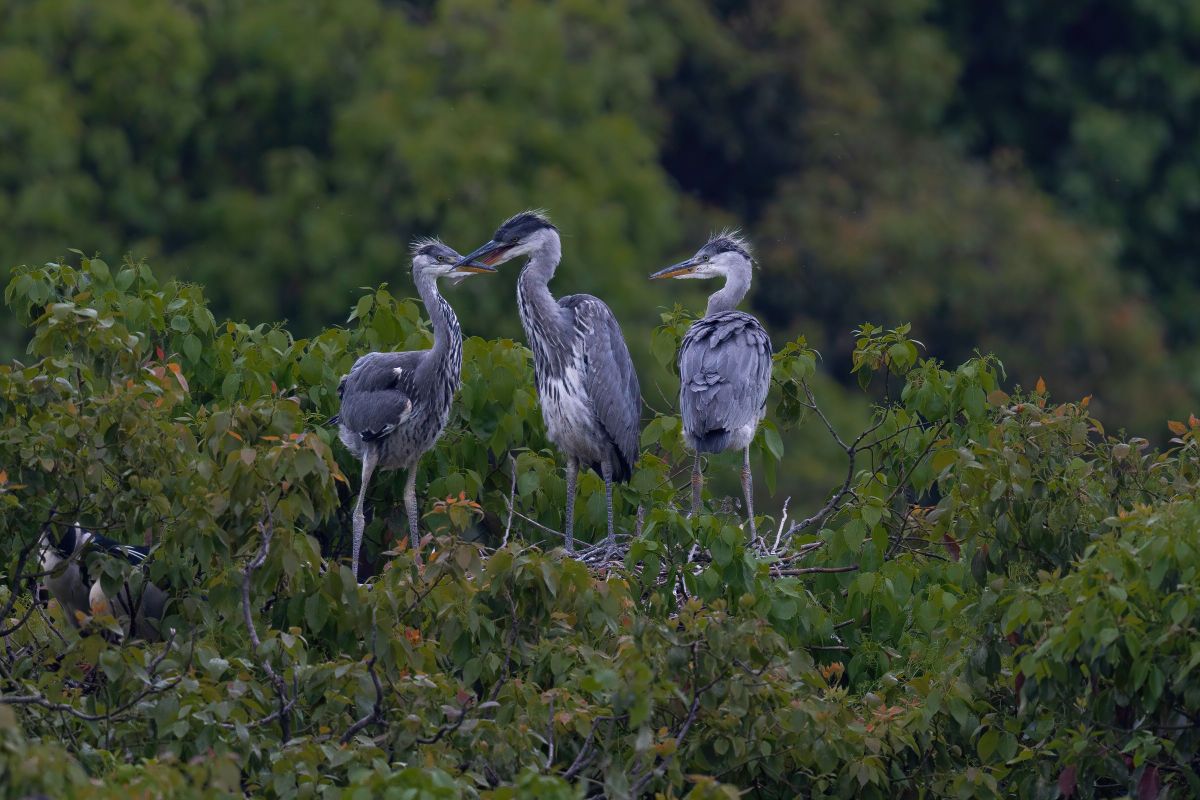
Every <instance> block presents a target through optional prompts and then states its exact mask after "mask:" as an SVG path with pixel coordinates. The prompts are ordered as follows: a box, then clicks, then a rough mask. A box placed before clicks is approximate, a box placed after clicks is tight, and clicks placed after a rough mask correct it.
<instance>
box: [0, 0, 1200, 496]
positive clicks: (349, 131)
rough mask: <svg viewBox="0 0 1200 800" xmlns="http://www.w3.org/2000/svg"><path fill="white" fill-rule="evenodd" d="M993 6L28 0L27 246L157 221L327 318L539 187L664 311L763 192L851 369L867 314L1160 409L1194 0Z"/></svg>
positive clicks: (757, 0) (11, 171) (751, 216)
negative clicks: (685, 271) (714, 242)
mask: <svg viewBox="0 0 1200 800" xmlns="http://www.w3.org/2000/svg"><path fill="white" fill-rule="evenodd" d="M985 5H986V4H984V5H981V4H978V3H966V4H961V3H959V4H955V3H939V2H936V0H902V2H896V1H895V0H861V1H860V2H856V3H849V4H847V3H838V2H833V1H832V0H813V1H810V0H752V2H745V3H727V2H720V1H719V0H705V1H703V2H701V1H699V0H654V2H650V0H570V1H569V2H555V3H541V2H531V1H530V0H511V1H507V2H497V1H496V0H437V1H436V2H433V1H429V0H421V1H420V2H417V1H416V0H413V1H412V2H401V3H390V2H389V3H385V2H380V0H348V1H347V2H337V3H316V2H313V3H301V4H296V3H292V2H286V3H283V2H256V3H234V2H226V0H187V1H186V2H177V3H161V2H146V1H145V0H110V1H109V2H105V3H100V4H97V3H93V2H88V0H47V1H45V2H42V1H39V2H29V0H0V143H2V144H3V147H0V216H3V218H4V219H5V222H6V224H5V226H4V228H3V230H0V253H2V254H3V256H4V259H3V260H4V263H6V264H8V263H22V262H25V263H40V262H41V261H43V260H45V259H46V258H47V257H57V256H61V255H64V254H65V253H66V251H67V248H69V247H80V248H82V249H83V250H85V251H87V252H95V251H102V252H106V253H110V254H111V253H121V252H126V251H131V252H132V253H133V254H134V256H135V257H147V258H151V259H153V260H154V262H155V263H156V264H157V265H159V267H160V268H161V269H164V270H166V271H167V272H168V273H169V274H172V275H176V276H180V277H184V278H187V279H189V280H197V281H200V282H202V283H203V284H204V285H205V286H206V287H207V289H208V291H209V293H210V296H211V297H212V299H213V302H214V309H215V310H216V311H217V312H218V313H219V314H221V315H222V316H225V315H229V316H231V317H232V318H234V319H248V320H250V321H251V323H252V324H257V323H258V322H260V321H263V320H277V319H283V318H287V319H289V320H290V321H291V323H292V326H293V329H294V330H295V331H296V332H297V334H298V335H302V336H310V335H313V334H315V333H316V332H317V331H318V330H320V328H321V327H323V326H325V325H328V324H331V323H333V322H338V321H341V320H342V319H343V318H342V317H341V314H342V310H343V309H344V308H345V307H346V306H348V305H349V304H351V303H352V302H354V299H355V295H356V292H357V290H358V287H360V286H363V285H376V284H378V283H379V281H380V280H381V279H383V278H385V277H386V278H389V279H391V280H393V281H394V282H399V280H400V278H401V276H402V274H403V264H404V263H405V258H404V245H405V243H406V242H407V241H408V240H409V239H410V238H411V237H412V236H413V235H414V234H430V233H437V234H439V235H441V236H443V237H445V238H446V239H447V241H449V242H450V243H451V244H453V245H455V246H457V247H459V248H460V249H462V248H465V247H470V246H474V245H475V244H477V243H478V242H480V241H482V240H483V238H484V237H485V236H486V234H487V233H488V232H490V231H491V230H492V229H493V227H494V226H495V225H496V224H497V223H498V222H499V221H500V220H502V219H504V218H505V217H507V216H508V215H510V214H512V213H514V212H515V211H518V210H520V209H522V208H528V207H539V206H540V207H546V208H549V209H550V211H551V212H552V214H553V216H554V219H555V220H556V222H557V223H558V224H559V225H560V227H561V228H562V230H563V232H564V234H565V236H566V239H565V262H564V265H563V267H562V270H561V277H560V279H559V281H558V284H559V285H558V286H557V287H556V288H557V289H558V291H560V292H561V293H568V292H573V291H590V292H594V293H597V294H599V295H601V296H602V297H604V298H605V299H606V300H607V301H608V302H610V304H611V305H612V306H613V307H614V309H616V311H617V315H618V318H619V319H620V320H621V321H622V323H623V324H625V325H626V326H628V327H629V329H630V330H631V331H636V330H643V329H647V328H649V327H651V326H652V325H653V324H654V322H655V309H656V307H657V306H659V305H663V304H664V300H663V299H661V297H660V296H659V295H658V294H656V293H655V292H651V291H645V290H643V283H642V281H643V278H644V276H645V274H647V273H648V272H649V271H651V270H652V269H654V268H657V267H659V266H662V265H665V264H666V263H670V262H671V261H672V260H675V257H676V256H678V255H680V254H681V253H683V252H690V251H691V250H692V249H694V248H695V246H696V244H697V243H698V241H699V240H701V239H702V237H703V236H704V235H705V234H707V232H708V231H709V230H710V229H712V228H715V227H719V226H722V225H728V224H740V225H742V226H743V227H745V228H746V229H747V233H749V234H750V236H751V239H752V240H754V241H757V242H758V243H759V254H760V257H761V259H760V260H761V264H762V267H763V269H762V272H761V277H760V279H759V280H758V282H757V283H756V290H755V298H754V301H753V302H754V305H755V306H756V308H757V309H758V310H759V311H760V312H761V313H762V314H764V316H765V317H766V319H767V322H768V328H769V330H771V331H772V333H773V334H774V335H775V336H776V338H777V339H778V340H779V341H781V342H782V341H786V339H788V338H792V337H795V336H796V335H798V334H800V333H803V334H805V335H806V336H807V337H808V339H809V341H810V342H811V343H812V344H813V346H814V347H816V348H817V349H818V350H820V351H821V352H822V353H823V354H824V355H825V357H826V359H827V363H828V364H830V365H833V366H835V367H837V366H838V365H841V364H843V363H846V362H847V360H848V358H849V355H850V351H851V349H852V342H851V339H850V338H849V337H848V335H847V331H849V330H850V329H851V328H852V326H853V325H855V324H857V323H858V322H859V321H860V320H862V319H864V318H877V319H878V318H882V319H906V320H909V321H911V322H912V324H913V330H914V336H916V338H918V339H920V340H921V341H923V342H925V343H927V344H929V345H930V346H931V347H933V348H934V349H935V351H936V352H939V353H941V354H942V355H943V356H944V357H946V358H947V359H950V360H953V361H962V360H965V359H967V358H969V357H970V356H971V355H972V348H974V347H977V346H978V347H981V348H983V349H985V350H990V349H994V350H996V351H997V352H1004V353H1005V354H1006V357H1005V363H1006V366H1007V367H1008V369H1009V371H1010V374H1011V375H1012V376H1013V378H1014V379H1015V380H1017V381H1019V382H1021V383H1023V384H1026V385H1030V384H1032V383H1033V382H1034V381H1036V379H1037V378H1038V377H1039V376H1042V375H1044V376H1045V377H1046V379H1047V380H1048V381H1049V382H1050V384H1051V385H1052V386H1054V387H1056V388H1057V389H1059V390H1061V391H1064V392H1066V393H1068V394H1070V395H1072V396H1074V395H1080V396H1082V395H1084V394H1088V393H1092V394H1094V396H1095V407H1096V413H1097V414H1098V415H1100V416H1101V417H1102V418H1103V419H1104V420H1105V421H1106V422H1108V423H1109V424H1115V423H1119V424H1122V425H1125V426H1128V427H1129V428H1130V429H1132V430H1136V431H1138V432H1140V433H1143V434H1146V435H1150V434H1152V433H1155V432H1156V431H1157V430H1159V428H1160V427H1161V426H1160V420H1161V419H1162V418H1163V417H1165V416H1170V415H1174V416H1178V415H1180V414H1182V413H1185V411H1186V410H1187V408H1188V403H1187V400H1186V393H1187V392H1188V391H1190V392H1192V393H1193V395H1194V394H1195V393H1196V392H1197V391H1200V386H1198V385H1197V384H1196V380H1197V379H1196V378H1195V375H1197V374H1200V371H1197V370H1195V369H1194V367H1193V368H1190V369H1183V368H1181V365H1185V364H1188V363H1191V362H1189V361H1187V360H1181V359H1187V358H1189V357H1191V356H1189V355H1188V352H1187V351H1186V348H1187V342H1186V339H1185V338H1184V337H1183V336H1180V335H1179V334H1180V332H1181V331H1183V330H1184V328H1185V326H1184V322H1185V321H1186V320H1185V317H1186V314H1187V313H1190V309H1191V308H1192V307H1193V305H1194V298H1195V292H1196V287H1197V285H1200V278H1198V277H1197V274H1196V271H1195V269H1194V268H1193V266H1190V265H1191V264H1192V260H1193V259H1194V257H1193V256H1192V255H1191V254H1190V253H1191V251H1190V249H1189V248H1190V242H1189V241H1188V239H1187V236H1188V234H1189V233H1190V231H1191V230H1192V229H1193V228H1194V227H1195V224H1194V223H1195V217H1196V200H1195V197H1196V196H1197V185H1198V183H1197V178H1196V174H1195V172H1196V171H1195V168H1194V164H1193V159H1194V156H1193V155H1192V154H1193V153H1194V151H1195V147H1194V146H1193V145H1194V142H1195V137H1196V116H1195V113H1194V108H1193V106H1194V105H1195V104H1194V103H1193V102H1191V100H1190V99H1189V98H1191V97H1192V95H1193V94H1194V92H1195V91H1196V90H1195V86H1194V84H1195V80H1194V78H1193V77H1192V71H1191V68H1190V67H1185V66H1184V65H1183V64H1182V63H1181V61H1182V60H1184V59H1186V55H1185V53H1186V52H1189V50H1188V48H1189V47H1191V46H1192V45H1191V44H1189V43H1192V42H1194V37H1195V14H1194V13H1191V14H1190V15H1189V13H1187V12H1185V11H1184V10H1183V9H1184V7H1185V6H1186V7H1190V6H1188V4H1187V3H1163V4H1159V3H1145V2H1127V3H1105V4H1100V3H1094V2H1093V3H1079V4H1073V5H1071V6H1070V8H1069V9H1062V10H1058V11H1056V12H1055V13H1054V14H1052V15H1043V14H1042V13H1041V10H1040V6H1038V5H1037V4H1031V3H1005V4H1003V9H1001V8H996V9H989V8H985ZM1160 5H1163V6H1167V7H1169V9H1175V10H1173V11H1172V10H1169V9H1164V10H1160V9H1159V6H1160ZM1101 10H1102V11H1103V14H1100V11H1101ZM1085 22H1086V23H1088V24H1089V25H1091V26H1092V27H1102V28H1103V31H1111V32H1113V33H1114V37H1115V34H1116V33H1120V34H1121V36H1120V37H1116V38H1114V37H1109V38H1107V39H1106V38H1105V37H1103V36H1100V34H1097V35H1096V36H1095V37H1090V38H1089V37H1083V36H1080V35H1078V34H1079V30H1078V29H1079V28H1080V27H1081V26H1084V27H1086V26H1085V25H1084V23H1085ZM1163 31H1170V34H1171V35H1170V37H1169V38H1166V39H1164V38H1162V37H1161V36H1160V35H1159V34H1160V33H1161V32H1163ZM1109 39H1113V41H1109ZM1117 39H1119V41H1118V40H1117ZM1013 41H1019V42H1021V43H1022V46H1013V45H1012V42H1013ZM1097 41H1099V44H1098V43H1097ZM1026 45H1029V46H1026ZM1101 46H1105V47H1109V51H1110V54H1109V55H1108V56H1107V57H1106V58H1104V59H1102V60H1100V61H1099V62H1098V63H1097V62H1096V61H1095V59H1094V58H1093V54H1094V53H1095V52H1096V48H1097V47H1101ZM997 53H1001V54H1010V53H1011V54H1013V55H1012V58H1015V59H1018V61H1019V63H1018V64H1016V65H1015V67H1014V68H1013V69H1007V68H1006V69H1004V70H992V71H989V70H988V65H990V64H992V63H993V62H994V61H995V55H996V54H997ZM1016 67H1019V68H1020V69H1017V68H1016ZM1094 67H1095V68H1094ZM1114 76H1118V77H1119V79H1118V78H1117V77H1114ZM994 84H995V85H998V87H999V88H996V86H994ZM1060 85H1062V86H1064V87H1065V88H1064V90H1063V91H1062V92H1059V91H1056V90H1052V88H1053V87H1057V86H1060ZM1048 87H1050V88H1048ZM1002 90H1006V91H1008V92H1009V93H1008V94H1004V93H1003V92H1002ZM998 95H999V101H998V100H997V96H998ZM1065 130H1069V132H1070V135H1066V134H1064V131H1065ZM1013 151H1017V152H1018V153H1027V154H1028V159H1027V161H1028V164H1029V167H1030V169H1031V170H1032V172H1033V175H1034V177H1035V178H1036V179H1037V182H1038V185H1040V187H1041V188H1040V189H1039V188H1037V186H1035V185H1034V182H1033V181H1030V180H1028V179H1027V178H1026V177H1025V174H1026V173H1025V170H1024V168H1023V167H1022V166H1021V165H1020V162H1021V157H1020V156H1019V155H1018V157H1016V158H1014V157H1012V155H1011V153H1012V152H1013ZM1117 180H1119V181H1120V183H1119V185H1118V184H1115V183H1114V181H1117ZM1114 186H1118V189H1119V191H1114V188H1113V187H1114ZM1163 186H1166V189H1161V187H1163ZM1043 191H1045V192H1047V193H1049V195H1052V196H1053V197H1055V198H1057V201H1056V200H1052V199H1051V197H1050V196H1048V195H1047V194H1043ZM1071 215H1074V216H1071ZM1078 220H1083V221H1084V222H1085V223H1087V224H1090V225H1094V226H1096V227H1094V228H1088V227H1083V226H1081V225H1080V224H1078ZM1122 262H1124V263H1125V264H1127V265H1128V266H1129V267H1130V268H1131V269H1134V270H1137V271H1140V272H1143V273H1146V274H1150V275H1152V277H1153V280H1152V283H1153V284H1154V286H1155V287H1156V288H1157V294H1156V295H1155V299H1156V302H1157V303H1158V305H1159V306H1161V307H1162V308H1165V309H1167V312H1168V316H1169V317H1170V319H1171V320H1172V324H1173V325H1174V327H1173V328H1172V330H1173V331H1174V332H1175V333H1176V334H1177V335H1176V337H1175V344H1174V346H1175V347H1176V348H1177V352H1176V353H1168V352H1167V350H1166V349H1164V346H1163V340H1164V327H1163V325H1162V323H1161V322H1160V320H1159V313H1158V311H1157V310H1156V309H1155V308H1153V307H1151V306H1150V305H1149V304H1148V303H1147V302H1146V301H1145V300H1144V298H1143V297H1142V296H1141V295H1140V294H1139V291H1138V283H1139V282H1138V281H1133V282H1132V286H1131V285H1130V284H1131V281H1130V280H1129V278H1128V276H1127V275H1123V274H1122V272H1121V271H1120V270H1119V269H1118V266H1119V264H1120V263H1122ZM511 281H512V278H511V277H510V276H504V277H501V278H500V279H498V280H494V281H492V282H490V283H488V284H487V285H486V286H481V285H476V286H472V287H471V288H470V289H469V290H468V291H469V292H470V297H471V313H470V315H469V317H467V318H466V320H465V321H466V325H467V330H468V332H469V333H474V334H476V335H482V336H485V337H494V336H498V335H508V336H513V335H516V332H517V325H516V322H515V315H514V314H513V313H512V294H513V290H512V283H511ZM881 286H886V291H881V290H880V287H881ZM677 291H681V290H677ZM687 291H688V292H690V293H689V294H687V295H685V297H684V299H685V301H686V302H687V304H689V305H693V304H694V303H695V300H696V298H697V295H698V292H699V288H698V287H690V288H689V289H688V290H687ZM667 304H668V305H669V304H670V303H669V302H667ZM1192 317H1194V315H1191V317H1187V319H1190V318H1192ZM19 336H20V332H19V331H18V330H17V329H16V328H14V327H12V326H9V327H8V330H7V331H6V338H7V339H10V340H11V341H10V342H9V343H8V344H7V345H5V346H3V347H2V348H0V352H6V353H7V354H9V355H12V354H15V353H16V352H18V351H19V349H20V347H19V345H18V344H16V340H17V339H18V338H19ZM631 340H632V342H633V347H634V355H635V358H636V359H637V360H638V363H639V365H640V366H641V367H642V369H643V371H644V372H648V371H650V369H651V367H652V366H653V362H652V361H651V360H650V359H649V358H648V357H647V356H648V353H647V352H646V348H645V346H644V341H645V337H642V336H639V335H636V334H635V335H633V336H631ZM1193 355H1194V354H1193ZM662 377H663V378H664V379H665V375H663V376H662ZM837 377H839V378H842V379H845V378H847V377H848V375H847V374H846V373H845V372H844V371H840V370H839V371H838V373H837ZM811 446H812V444H811V443H809V442H806V444H805V447H806V448H808V447H811ZM793 450H794V451H797V452H798V451H799V450H800V448H793ZM792 466H793V467H795V466H796V465H792ZM794 472H795V470H794V469H793V470H790V471H789V474H793V473H794ZM824 477H825V478H826V479H827V478H828V477H829V473H828V472H826V473H825V475H824ZM788 489H789V491H790V492H792V493H797V492H803V491H804V490H805V487H804V485H803V484H802V483H801V482H799V481H792V482H791V483H790V484H789V486H788Z"/></svg>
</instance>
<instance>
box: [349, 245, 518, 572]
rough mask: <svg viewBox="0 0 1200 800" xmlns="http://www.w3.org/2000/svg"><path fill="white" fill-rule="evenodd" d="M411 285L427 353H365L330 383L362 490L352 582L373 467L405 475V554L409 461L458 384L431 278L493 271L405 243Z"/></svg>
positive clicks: (412, 498)
mask: <svg viewBox="0 0 1200 800" xmlns="http://www.w3.org/2000/svg"><path fill="white" fill-rule="evenodd" d="M412 257H413V259H412V269H413V282H414V283H416V285H417V293H418V294H420V295H421V300H422V301H424V303H425V309H426V311H428V313H429V319H430V322H432V323H433V348H432V349H430V350H412V351H409V352H406V353H367V354H366V355H365V356H363V357H362V358H360V359H358V360H357V361H355V362H354V366H353V367H351V368H350V373H349V374H348V375H344V376H343V377H342V380H341V382H340V383H339V384H338V397H339V398H341V408H340V409H339V410H338V414H337V416H335V417H334V418H333V419H331V420H330V422H331V423H337V425H338V436H339V437H340V438H341V440H342V443H343V444H345V445H346V447H347V449H349V450H350V452H351V453H353V454H354V457H355V458H357V459H358V460H360V461H361V462H362V487H361V488H360V489H359V492H358V502H357V503H355V506H354V542H353V552H352V558H353V562H352V567H351V570H352V571H353V573H354V579H355V580H358V554H359V550H360V549H361V548H362V537H363V529H364V528H365V527H366V522H365V518H364V515H363V503H364V501H365V498H366V496H367V487H368V486H369V485H370V483H371V474H372V473H373V472H375V470H376V469H405V470H408V476H407V480H406V481H405V483H404V506H405V512H406V513H407V515H408V533H409V538H410V540H411V543H412V547H413V551H414V552H416V550H417V549H418V547H419V546H420V537H419V536H418V535H417V493H416V480H417V469H416V467H417V463H418V462H419V461H420V459H421V456H422V455H424V454H425V453H426V452H427V451H428V450H429V449H430V448H432V447H433V445H434V443H435V442H436V441H437V440H438V437H439V436H441V435H442V430H443V429H444V428H445V427H446V420H447V419H448V418H449V416H450V404H451V403H452V402H453V400H454V393H455V392H456V391H458V386H459V383H461V381H462V328H461V327H459V324H458V317H456V316H454V310H453V309H452V308H450V304H449V303H447V302H446V300H445V299H444V298H443V297H442V295H441V294H440V293H439V292H438V288H437V281H438V279H439V278H446V277H449V278H453V279H454V280H455V283H457V282H458V281H460V280H462V279H464V278H468V277H470V276H471V275H477V274H479V273H484V272H495V271H496V270H495V269H494V268H493V267H490V266H487V265H485V264H479V263H476V262H473V261H471V260H470V259H460V257H459V255H458V253H456V252H455V251H454V250H452V249H450V248H449V247H447V246H446V245H444V244H442V243H441V242H439V241H438V240H436V239H418V240H417V241H415V242H413V245H412Z"/></svg>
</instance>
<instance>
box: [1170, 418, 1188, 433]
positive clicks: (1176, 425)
mask: <svg viewBox="0 0 1200 800" xmlns="http://www.w3.org/2000/svg"><path fill="white" fill-rule="evenodd" d="M1167 427H1168V428H1170V429H1171V433H1173V434H1175V435H1176V436H1183V435H1184V434H1185V433H1187V432H1188V429H1187V426H1186V425H1184V424H1183V423H1182V422H1180V421H1178V420H1174V419H1172V420H1168V421H1167Z"/></svg>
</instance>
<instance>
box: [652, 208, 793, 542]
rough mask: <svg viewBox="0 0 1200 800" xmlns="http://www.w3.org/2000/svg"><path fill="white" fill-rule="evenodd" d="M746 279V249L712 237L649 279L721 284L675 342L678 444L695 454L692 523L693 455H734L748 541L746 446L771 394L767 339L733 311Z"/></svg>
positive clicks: (734, 238) (750, 502)
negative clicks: (680, 341)
mask: <svg viewBox="0 0 1200 800" xmlns="http://www.w3.org/2000/svg"><path fill="white" fill-rule="evenodd" d="M752 271H753V257H752V256H751V254H750V245H749V243H748V242H746V240H745V239H743V238H742V237H741V236H739V235H738V234H737V232H736V231H735V232H732V233H728V232H726V233H720V234H717V235H716V236H713V237H712V238H711V239H709V241H708V242H707V243H706V244H705V245H704V246H703V247H701V248H700V249H699V250H698V251H697V252H696V254H695V255H694V256H692V257H691V258H689V259H688V260H686V261H682V262H680V263H678V264H675V265H673V266H670V267H667V268H665V269H661V270H659V271H658V272H656V273H654V274H653V275H651V276H650V278H651V279H652V280H657V279H661V278H719V277H724V278H725V285H724V287H722V288H721V289H720V290H718V291H717V292H714V293H713V294H712V296H710V297H709V298H708V309H707V310H706V311H705V312H704V316H703V317H701V318H700V319H698V320H696V322H695V323H693V324H692V326H691V327H690V328H688V332H687V333H686V334H685V335H684V337H683V344H682V346H681V347H680V349H679V410H680V413H681V414H682V416H683V434H684V438H685V440H686V441H687V444H688V446H689V447H690V448H691V449H692V450H693V451H694V452H695V454H696V460H695V463H694V464H693V467H692V516H695V515H696V514H698V513H699V511H700V487H701V484H702V480H703V478H702V476H701V472H700V454H701V453H720V452H723V451H725V450H735V449H739V450H742V451H743V461H742V491H743V492H745V495H746V512H747V514H748V515H749V519H750V535H751V536H756V535H757V531H756V530H755V526H754V485H753V481H752V480H751V475H750V442H751V440H753V439H754V433H755V431H756V430H757V429H758V424H759V423H760V422H761V421H762V418H763V415H764V414H765V412H766V403H767V391H768V390H769V389H770V388H771V339H770V337H768V336H767V332H766V331H765V330H764V329H763V326H762V324H761V323H759V321H758V320H757V319H755V318H754V317H752V316H751V315H749V314H746V313H745V312H742V311H737V310H736V307H737V304H738V303H739V302H741V300H742V298H743V297H745V295H746V292H747V291H748V290H749V289H750V277H751V273H752Z"/></svg>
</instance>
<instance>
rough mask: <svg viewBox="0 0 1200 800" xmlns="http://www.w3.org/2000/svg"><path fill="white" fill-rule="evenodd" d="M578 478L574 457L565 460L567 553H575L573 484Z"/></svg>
mask: <svg viewBox="0 0 1200 800" xmlns="http://www.w3.org/2000/svg"><path fill="white" fill-rule="evenodd" d="M578 477H579V462H578V461H576V460H575V458H574V457H571V458H568V459H567V525H566V530H565V531H564V535H565V536H566V547H567V552H568V553H570V554H572V555H573V554H574V553H575V482H576V479H577V478H578Z"/></svg>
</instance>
